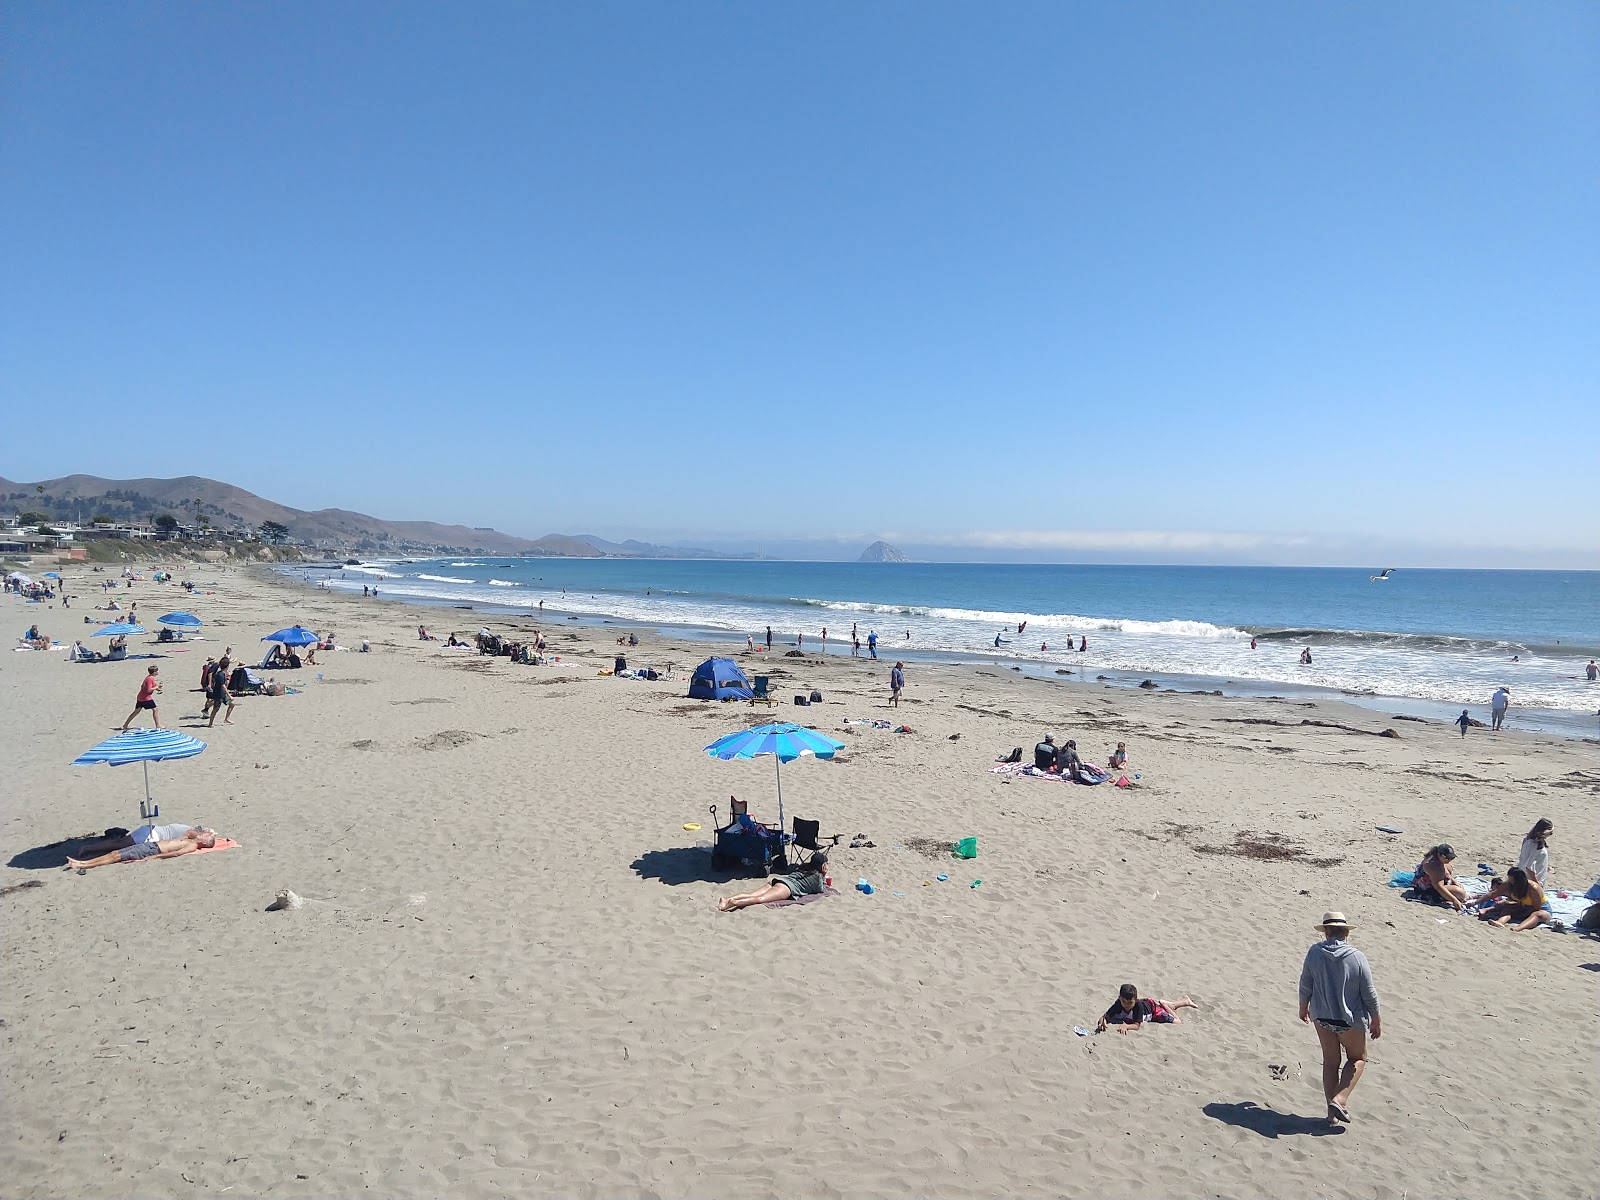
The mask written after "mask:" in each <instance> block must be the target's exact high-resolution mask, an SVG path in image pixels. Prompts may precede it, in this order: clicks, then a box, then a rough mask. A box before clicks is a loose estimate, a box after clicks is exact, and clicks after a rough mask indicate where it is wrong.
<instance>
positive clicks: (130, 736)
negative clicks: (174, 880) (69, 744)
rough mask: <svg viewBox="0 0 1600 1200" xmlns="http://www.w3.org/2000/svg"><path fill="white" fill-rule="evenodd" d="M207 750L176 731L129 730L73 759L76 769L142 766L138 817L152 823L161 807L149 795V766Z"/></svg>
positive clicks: (201, 744) (199, 741)
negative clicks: (103, 765)
mask: <svg viewBox="0 0 1600 1200" xmlns="http://www.w3.org/2000/svg"><path fill="white" fill-rule="evenodd" d="M205 748H206V744H205V743H204V742H202V741H201V740H200V739H199V738H192V737H190V736H189V735H188V734H187V733H179V732H178V731H177V730H176V729H130V730H128V731H127V732H126V733H119V734H117V736H116V737H110V738H107V739H106V740H105V741H103V742H101V743H100V744H99V745H98V746H91V747H90V748H89V749H87V750H85V751H84V752H83V753H82V754H80V755H78V757H77V758H75V759H73V760H72V765H73V766H75V767H87V766H93V765H94V764H95V763H105V764H106V765H107V766H110V767H123V766H127V765H128V764H129V763H141V764H143V766H144V801H143V803H141V804H140V805H139V818H140V820H144V821H153V820H155V818H157V817H159V816H160V815H161V807H160V805H158V804H157V803H156V802H155V800H154V799H153V798H152V797H151V795H150V764H151V763H153V762H164V761H166V760H167V759H169V758H193V757H194V756H195V755H196V754H199V753H200V751H202V750H204V749H205Z"/></svg>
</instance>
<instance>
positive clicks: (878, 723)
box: [845, 717, 894, 729]
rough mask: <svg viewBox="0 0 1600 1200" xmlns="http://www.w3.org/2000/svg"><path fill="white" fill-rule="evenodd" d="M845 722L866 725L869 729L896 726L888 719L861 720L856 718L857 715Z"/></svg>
mask: <svg viewBox="0 0 1600 1200" xmlns="http://www.w3.org/2000/svg"><path fill="white" fill-rule="evenodd" d="M845 724H846V725H865V726H866V727H867V728H868V729H893V728H894V726H893V725H892V724H891V723H890V722H888V721H864V720H860V719H858V718H855V717H851V718H848V719H847V720H846V721H845Z"/></svg>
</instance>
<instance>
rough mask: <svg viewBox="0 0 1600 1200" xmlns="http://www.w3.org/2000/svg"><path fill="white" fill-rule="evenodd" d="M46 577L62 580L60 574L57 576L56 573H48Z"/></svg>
mask: <svg viewBox="0 0 1600 1200" xmlns="http://www.w3.org/2000/svg"><path fill="white" fill-rule="evenodd" d="M44 577H45V578H46V579H60V578H61V576H60V575H59V574H57V573H56V572H55V571H46V572H45V573H44Z"/></svg>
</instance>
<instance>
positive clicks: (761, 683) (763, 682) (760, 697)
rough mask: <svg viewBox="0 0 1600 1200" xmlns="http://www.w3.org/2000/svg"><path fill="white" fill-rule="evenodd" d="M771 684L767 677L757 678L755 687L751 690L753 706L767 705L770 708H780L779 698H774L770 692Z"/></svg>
mask: <svg viewBox="0 0 1600 1200" xmlns="http://www.w3.org/2000/svg"><path fill="white" fill-rule="evenodd" d="M769 682H770V681H769V680H768V679H767V677H766V676H765V675H757V676H756V682H755V686H754V687H753V688H751V689H750V703H751V704H765V705H766V706H767V707H768V708H777V707H778V700H777V697H775V696H773V695H772V694H771V691H770V690H769V687H768V684H769Z"/></svg>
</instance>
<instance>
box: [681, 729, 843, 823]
mask: <svg viewBox="0 0 1600 1200" xmlns="http://www.w3.org/2000/svg"><path fill="white" fill-rule="evenodd" d="M843 749H844V743H843V742H836V741H834V740H833V739H832V738H831V737H828V736H827V735H826V734H822V733H818V732H817V731H816V730H815V729H807V728H806V727H805V726H804V725H796V724H794V723H793V722H790V721H780V722H778V723H777V724H774V725H756V726H754V727H752V728H750V729H741V730H739V732H737V733H730V734H728V735H727V736H725V737H720V738H718V739H717V740H716V741H714V742H712V743H711V744H710V745H709V746H707V747H706V753H707V754H709V755H710V756H711V757H712V758H720V759H723V760H725V761H726V760H729V759H735V758H760V757H761V756H762V755H765V754H770V755H772V757H773V761H774V762H775V763H776V764H777V768H778V828H779V829H780V830H781V829H782V828H783V827H784V824H783V764H784V763H786V762H793V761H794V760H795V759H797V758H800V757H802V756H803V755H811V756H812V757H815V758H832V757H833V756H834V754H836V753H837V752H838V751H840V750H843Z"/></svg>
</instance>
